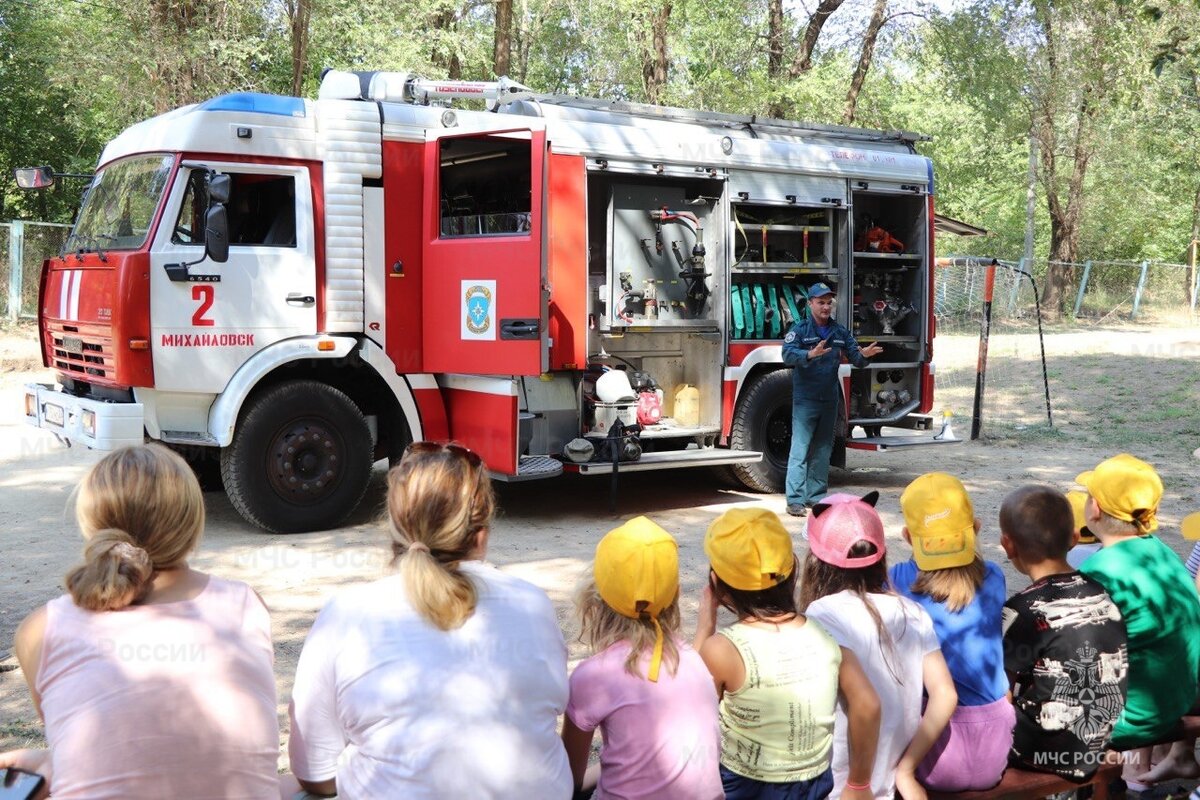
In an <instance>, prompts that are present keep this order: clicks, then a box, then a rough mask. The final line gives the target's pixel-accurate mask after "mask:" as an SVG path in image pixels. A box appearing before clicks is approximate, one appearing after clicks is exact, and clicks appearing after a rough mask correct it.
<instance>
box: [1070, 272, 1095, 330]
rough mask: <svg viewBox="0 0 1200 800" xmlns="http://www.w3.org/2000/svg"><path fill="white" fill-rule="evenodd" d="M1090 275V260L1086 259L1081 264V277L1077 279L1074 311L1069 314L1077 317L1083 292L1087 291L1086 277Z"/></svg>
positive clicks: (1081, 303) (1081, 306) (1081, 304)
mask: <svg viewBox="0 0 1200 800" xmlns="http://www.w3.org/2000/svg"><path fill="white" fill-rule="evenodd" d="M1091 275H1092V261H1091V259H1088V260H1087V261H1085V262H1084V264H1083V277H1082V278H1080V279H1079V294H1077V295H1075V313H1073V314H1072V315H1071V316H1073V317H1075V318H1077V319H1078V317H1079V309H1081V308H1083V293H1084V292H1086V291H1087V285H1088V278H1089V277H1091Z"/></svg>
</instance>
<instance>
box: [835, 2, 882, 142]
mask: <svg viewBox="0 0 1200 800" xmlns="http://www.w3.org/2000/svg"><path fill="white" fill-rule="evenodd" d="M886 10H887V0H875V10H874V11H872V12H871V21H870V22H869V23H867V32H866V34H865V35H864V36H863V45H862V52H861V53H860V54H859V56H858V66H857V67H855V68H854V77H853V78H851V79H850V90H849V91H848V92H846V110H845V111H843V112H842V122H843V123H844V124H846V125H849V124H851V123H853V122H854V116H855V114H856V113H857V111H858V95H859V93H860V92H862V87H863V84H864V83H865V82H866V80H867V73H868V72H870V71H871V60H872V59H873V58H874V57H875V42H876V41H877V40H878V39H879V30H880V29H881V28H882V27H883V23H885V22H886V21H887V19H886V18H885V17H884V16H883V15H884V12H885V11H886Z"/></svg>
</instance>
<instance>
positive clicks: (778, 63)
mask: <svg viewBox="0 0 1200 800" xmlns="http://www.w3.org/2000/svg"><path fill="white" fill-rule="evenodd" d="M782 74H783V0H768V2H767V77H768V78H770V79H771V80H772V81H774V80H777V79H778V78H779V77H780V75H782Z"/></svg>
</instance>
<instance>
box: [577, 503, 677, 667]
mask: <svg viewBox="0 0 1200 800" xmlns="http://www.w3.org/2000/svg"><path fill="white" fill-rule="evenodd" d="M593 572H594V574H595V579H596V591H598V592H599V593H600V597H601V599H603V600H604V602H605V603H607V604H608V605H609V607H611V608H612V609H613V611H616V612H617V613H618V614H620V615H621V616H624V617H630V618H631V619H642V618H643V617H644V616H645V617H649V618H650V621H651V622H653V623H654V629H655V632H656V633H657V637H656V638H655V642H654V654H653V655H652V656H651V657H650V670H649V673H648V675H647V677H648V678H649V679H650V680H652V681H657V680H658V669H659V666H660V665H661V664H662V649H663V632H662V628H660V627H659V625H658V615H659V614H661V613H662V611H663V609H665V608H666V607H667V606H669V605H671V603H673V602H674V601H675V597H676V595H677V594H679V545H677V544H676V543H675V538H674V537H673V536H671V534H669V533H667V532H666V531H665V530H663V529H662V528H660V527H659V526H658V525H656V524H654V523H653V522H651V521H650V520H649V519H647V518H646V517H634V518H633V519H631V520H629V521H628V522H626V523H625V524H624V525H622V526H621V527H619V528H616V529H615V530H611V531H609V532H608V533H607V534H605V536H604V538H602V539H601V540H600V543H599V544H597V545H596V563H595V565H594V566H593Z"/></svg>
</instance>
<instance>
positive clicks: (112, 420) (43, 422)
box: [25, 383, 145, 450]
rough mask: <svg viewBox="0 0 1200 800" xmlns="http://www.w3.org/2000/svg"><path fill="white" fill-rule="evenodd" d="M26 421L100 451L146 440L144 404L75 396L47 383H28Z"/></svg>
mask: <svg viewBox="0 0 1200 800" xmlns="http://www.w3.org/2000/svg"><path fill="white" fill-rule="evenodd" d="M25 421H26V422H28V423H29V424H30V425H32V426H34V427H35V428H41V429H42V430H46V431H50V432H51V433H53V434H56V435H58V436H60V437H62V438H63V439H66V440H67V441H69V442H73V443H74V442H78V443H79V444H83V445H87V446H88V447H91V448H94V449H96V450H116V449H117V448H119V447H128V446H130V445H138V444H141V443H142V442H144V441H145V421H144V420H143V416H142V404H141V403H107V402H104V401H103V400H91V399H89V398H86V397H74V396H72V395H69V394H66V393H65V392H63V391H62V390H61V389H58V388H57V387H55V386H52V385H50V384H45V383H27V384H25Z"/></svg>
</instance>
